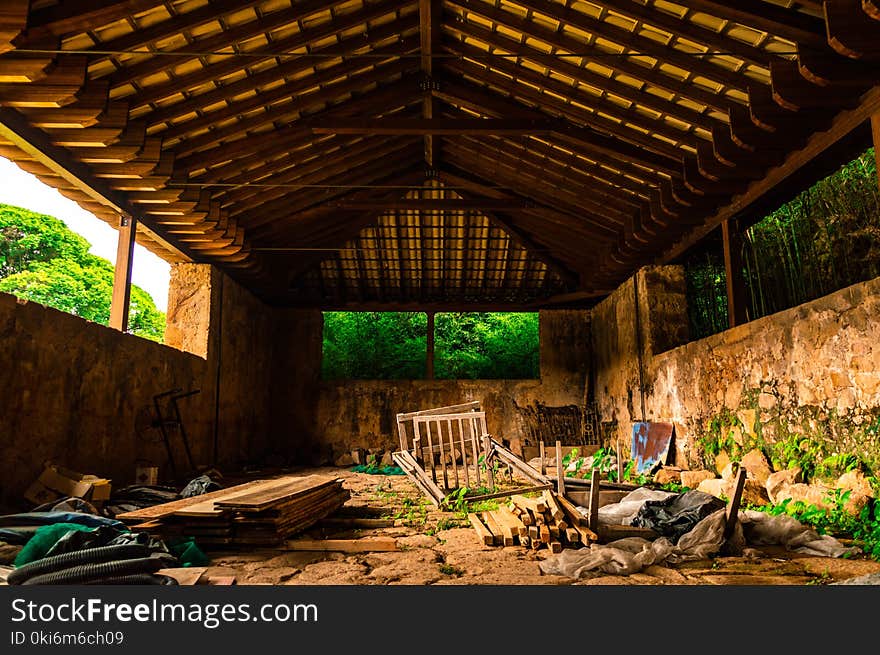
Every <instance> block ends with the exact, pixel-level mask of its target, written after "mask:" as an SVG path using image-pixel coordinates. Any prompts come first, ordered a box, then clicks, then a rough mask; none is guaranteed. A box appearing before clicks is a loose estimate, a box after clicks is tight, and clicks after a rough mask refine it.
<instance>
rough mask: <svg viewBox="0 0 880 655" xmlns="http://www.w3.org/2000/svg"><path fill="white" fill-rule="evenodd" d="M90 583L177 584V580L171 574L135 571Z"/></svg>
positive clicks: (90, 583)
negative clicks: (131, 573)
mask: <svg viewBox="0 0 880 655" xmlns="http://www.w3.org/2000/svg"><path fill="white" fill-rule="evenodd" d="M85 584H89V585H97V584H100V585H120V584H121V585H129V584H151V585H169V586H174V585H177V580H175V579H174V578H172V577H171V576H170V575H159V574H156V573H135V574H133V575H122V576H119V577H115V578H104V579H102V580H95V581H94V582H86V583H85Z"/></svg>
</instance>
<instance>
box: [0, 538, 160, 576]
mask: <svg viewBox="0 0 880 655" xmlns="http://www.w3.org/2000/svg"><path fill="white" fill-rule="evenodd" d="M149 554H150V548H149V546H145V545H143V544H121V545H118V546H101V547H99V548H87V549H85V550H77V551H73V552H71V553H62V554H61V555H54V556H52V557H46V558H44V559H40V560H37V561H35V562H30V563H29V564H25V565H24V566H20V567H19V568H17V569H15V570H14V571H12V572H11V573H10V574H9V577H8V578H7V579H6V583H7V584H10V585H19V584H23V583H24V582H25V581H26V580H29V579H30V578H33V577H34V576H37V575H43V574H46V573H54V572H55V571H61V570H63V569H68V568H70V567H73V566H79V565H82V564H95V563H99V562H112V561H116V560H125V559H130V558H133V557H147V556H149Z"/></svg>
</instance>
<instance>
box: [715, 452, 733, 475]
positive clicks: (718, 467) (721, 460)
mask: <svg viewBox="0 0 880 655" xmlns="http://www.w3.org/2000/svg"><path fill="white" fill-rule="evenodd" d="M728 464H730V455H728V454H727V451H725V450H722V451H721V452H720V453H718V454H717V455H715V471H716V472H717V473H718V474H719V475H721V472H722V471H723V470H724V469H725V468H726V467H727V465H728Z"/></svg>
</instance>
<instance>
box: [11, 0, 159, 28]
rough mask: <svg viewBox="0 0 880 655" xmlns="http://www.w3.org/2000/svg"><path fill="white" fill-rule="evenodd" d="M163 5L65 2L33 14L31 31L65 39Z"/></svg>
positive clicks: (122, 0) (150, 1)
mask: <svg viewBox="0 0 880 655" xmlns="http://www.w3.org/2000/svg"><path fill="white" fill-rule="evenodd" d="M161 4H162V1H161V0H64V2H59V3H58V4H57V5H53V6H51V7H45V8H43V9H37V10H35V11H32V12H31V15H30V17H29V18H28V29H29V30H39V31H41V32H48V33H49V34H53V35H55V36H64V35H65V34H72V33H73V32H83V31H86V30H91V29H94V28H96V27H100V26H101V25H107V24H109V23H113V22H115V21H117V20H121V19H123V18H126V17H127V16H129V15H130V14H133V13H137V12H140V11H144V10H146V9H151V8H152V7H157V6H159V5H161Z"/></svg>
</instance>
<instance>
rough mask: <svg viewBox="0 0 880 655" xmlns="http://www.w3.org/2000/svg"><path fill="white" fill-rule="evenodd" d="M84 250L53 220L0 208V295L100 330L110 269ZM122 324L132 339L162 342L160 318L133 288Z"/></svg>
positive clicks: (110, 287)
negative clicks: (97, 325) (58, 312)
mask: <svg viewBox="0 0 880 655" xmlns="http://www.w3.org/2000/svg"><path fill="white" fill-rule="evenodd" d="M88 250H89V243H88V241H86V240H85V239H83V238H82V237H81V236H79V235H78V234H76V233H74V232H72V231H71V230H70V229H68V228H67V226H65V225H64V223H63V222H62V221H59V220H58V219H57V218H53V217H52V216H46V215H43V214H35V213H34V212H30V211H28V210H26V209H21V208H19V207H11V206H9V205H0V291H3V292H5V293H11V294H13V295H16V296H18V297H19V298H26V299H27V300H31V301H33V302H38V303H40V304H43V305H47V306H49V307H54V308H55V309H59V310H61V311H65V312H68V313H70V314H74V315H76V316H80V317H82V318H84V319H86V320H89V321H94V322H96V323H101V324H104V325H106V324H107V323H108V322H109V320H110V299H111V297H112V295H113V265H112V264H111V263H110V262H108V261H107V260H106V259H103V258H101V257H97V256H95V255H92V254H90V253H89V252H88ZM128 321H129V322H128V327H129V331H130V332H131V333H132V334H136V335H138V336H141V337H145V338H147V339H152V340H153V341H159V342H161V341H162V338H163V336H164V333H165V314H164V313H163V312H160V311H159V310H158V309H156V305H155V303H154V302H153V299H152V298H151V297H150V295H149V294H148V293H147V292H146V291H144V290H143V289H141V288H140V287H138V286H136V285H132V287H131V304H130V310H129V319H128Z"/></svg>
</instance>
